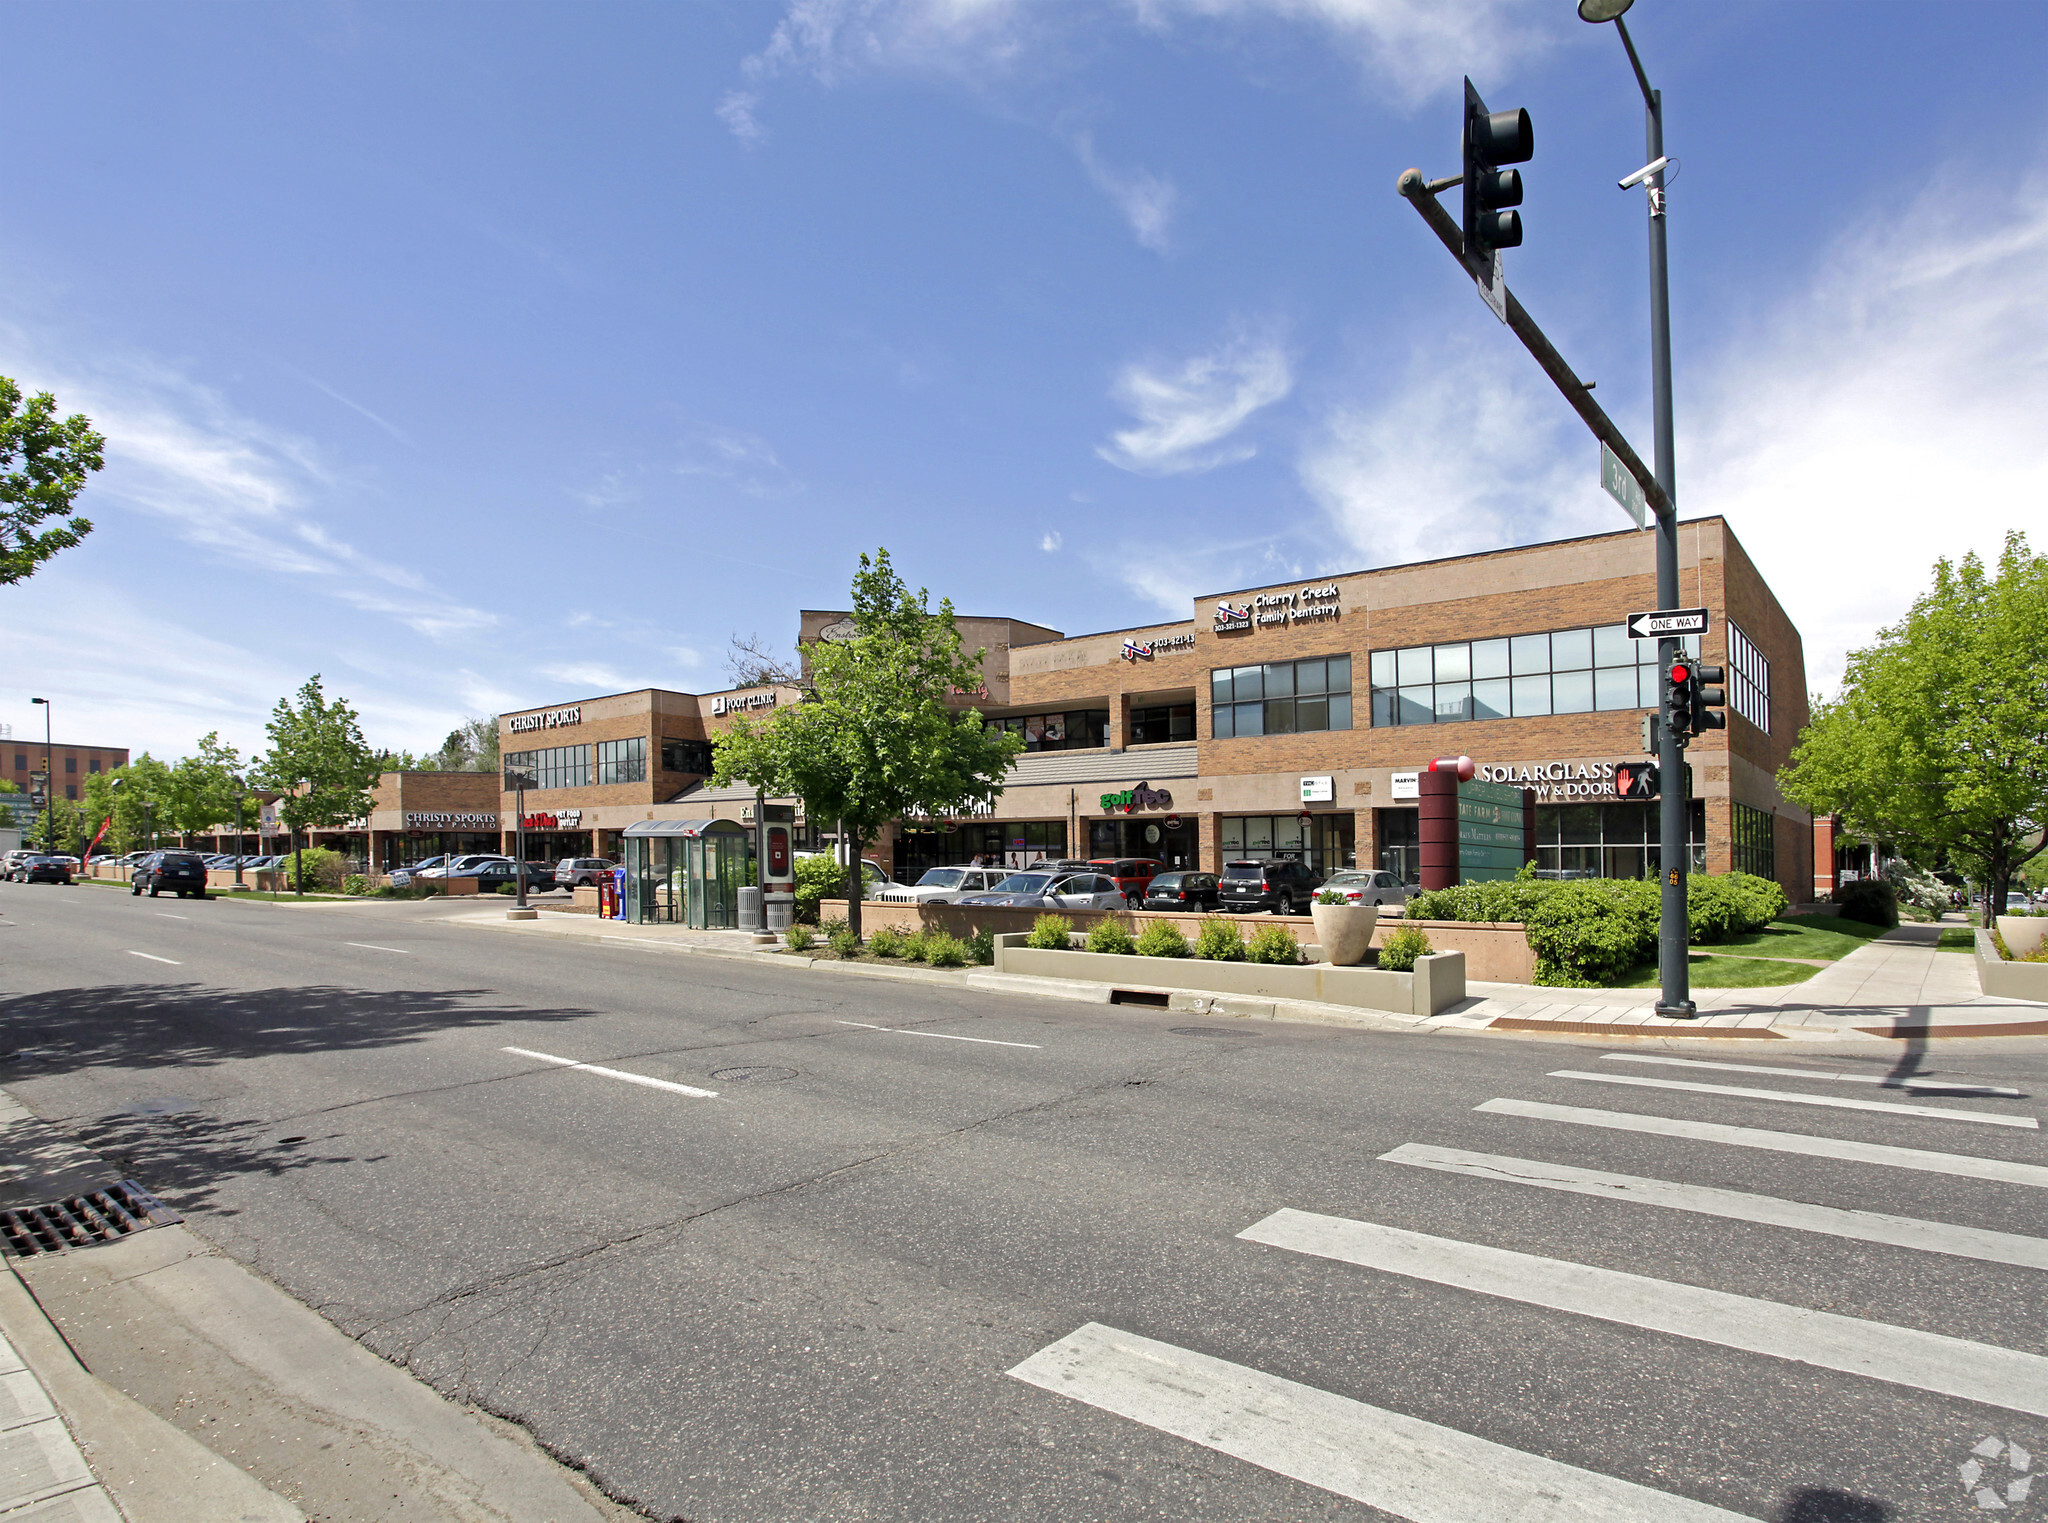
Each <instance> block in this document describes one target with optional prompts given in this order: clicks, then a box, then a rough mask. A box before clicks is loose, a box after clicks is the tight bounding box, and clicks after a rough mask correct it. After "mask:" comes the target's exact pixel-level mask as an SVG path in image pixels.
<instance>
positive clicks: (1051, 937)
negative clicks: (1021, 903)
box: [1024, 915, 1074, 952]
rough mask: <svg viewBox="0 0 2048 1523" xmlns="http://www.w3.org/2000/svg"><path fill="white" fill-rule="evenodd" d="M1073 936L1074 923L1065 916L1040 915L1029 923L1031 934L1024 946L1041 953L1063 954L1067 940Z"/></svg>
mask: <svg viewBox="0 0 2048 1523" xmlns="http://www.w3.org/2000/svg"><path fill="white" fill-rule="evenodd" d="M1073 934H1074V922H1073V921H1071V920H1069V919H1067V917H1066V916H1065V915H1040V916H1039V917H1038V918H1037V919H1036V920H1034V921H1033V922H1032V923H1031V934H1030V936H1029V937H1027V938H1026V939H1025V942H1024V945H1026V946H1027V947H1036V948H1037V949H1038V950H1039V951H1041V952H1064V951H1066V949H1067V938H1068V937H1069V936H1071V935H1073Z"/></svg>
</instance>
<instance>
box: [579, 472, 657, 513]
mask: <svg viewBox="0 0 2048 1523" xmlns="http://www.w3.org/2000/svg"><path fill="white" fill-rule="evenodd" d="M637 475H638V472H635V471H628V470H616V471H605V472H603V473H602V474H601V475H599V476H598V478H597V480H595V481H593V482H591V483H590V485H589V486H586V487H577V488H575V489H573V490H572V491H571V492H570V494H569V495H570V496H572V497H574V498H575V499H576V500H577V501H578V502H580V503H582V504H583V506H584V507H586V508H591V509H594V510H598V511H602V510H604V509H606V508H616V507H619V506H620V505H621V504H624V503H629V502H637V501H639V498H640V488H639V487H638V486H636V485H635V484H634V478H635V477H636V476H637Z"/></svg>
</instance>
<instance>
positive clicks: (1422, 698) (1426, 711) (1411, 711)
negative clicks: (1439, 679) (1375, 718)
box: [1396, 687, 1436, 724]
mask: <svg viewBox="0 0 2048 1523" xmlns="http://www.w3.org/2000/svg"><path fill="white" fill-rule="evenodd" d="M1400 692H1401V711H1400V718H1399V719H1398V720H1397V721H1396V722H1397V723H1400V724H1434V723H1436V703H1435V700H1434V694H1435V689H1434V688H1427V687H1404V688H1402V689H1401V690H1400Z"/></svg>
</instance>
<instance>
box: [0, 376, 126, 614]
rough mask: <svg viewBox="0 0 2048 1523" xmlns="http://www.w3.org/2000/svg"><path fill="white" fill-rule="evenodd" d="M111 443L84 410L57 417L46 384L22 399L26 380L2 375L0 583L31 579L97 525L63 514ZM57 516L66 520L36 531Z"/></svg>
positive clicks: (98, 466)
mask: <svg viewBox="0 0 2048 1523" xmlns="http://www.w3.org/2000/svg"><path fill="white" fill-rule="evenodd" d="M106 443H107V441H106V440H105V439H103V438H101V437H100V436H99V435H98V434H96V433H94V432H93V427H92V420H91V419H90V418H88V417H86V416H85V415H84V414H83V413H74V414H73V415H72V416H71V417H68V418H62V419H60V418H59V417H58V416H57V399H56V398H55V397H54V396H52V395H51V394H50V393H49V392H47V391H44V392H38V393H37V394H36V395H35V396H33V397H30V398H29V399H28V404H27V405H26V406H23V405H22V400H21V387H20V386H18V385H16V384H15V383H14V382H13V381H10V380H9V379H8V378H7V377H6V376H0V586H7V585H10V584H12V583H14V582H23V581H27V580H28V579H29V578H30V577H32V576H34V575H35V573H36V568H37V567H38V566H40V565H42V563H43V562H44V561H46V560H48V559H50V557H51V556H53V555H55V554H56V553H57V552H58V551H59V550H69V549H70V548H71V547H72V546H73V545H75V544H77V543H78V542H79V541H80V540H82V539H84V538H85V536H86V535H88V534H90V533H92V523H91V521H90V520H88V519H84V518H69V519H66V518H64V515H65V514H67V513H69V512H70V511H71V503H72V500H73V499H74V498H76V497H77V496H78V494H79V493H80V492H81V491H82V490H84V488H85V478H86V476H87V475H88V474H89V473H91V472H93V471H96V470H98V469H99V468H100V467H101V466H102V465H103V464H104V463H105V461H104V459H103V458H102V452H103V451H104V450H105V448H106ZM52 518H56V519H62V520H63V522H60V523H58V524H56V525H55V526H53V527H51V528H48V529H43V530H41V531H40V532H38V530H37V527H36V526H37V525H38V524H41V523H43V522H44V521H45V520H47V519H52Z"/></svg>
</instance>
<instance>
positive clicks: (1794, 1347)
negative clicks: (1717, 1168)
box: [1238, 1208, 2048, 1417]
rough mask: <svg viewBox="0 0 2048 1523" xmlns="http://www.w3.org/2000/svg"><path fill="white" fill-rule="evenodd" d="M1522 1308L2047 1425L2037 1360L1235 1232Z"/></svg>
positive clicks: (1509, 1268)
mask: <svg viewBox="0 0 2048 1523" xmlns="http://www.w3.org/2000/svg"><path fill="white" fill-rule="evenodd" d="M1238 1236H1239V1237H1241V1238H1243V1239H1245V1240H1246V1241H1248V1242H1253V1243H1265V1244H1267V1245H1269V1246H1271V1247H1274V1248H1284V1249H1287V1250H1288V1251H1290V1252H1293V1253H1306V1254H1313V1255H1315V1256H1316V1257H1318V1258H1326V1259H1337V1260H1339V1261H1341V1262H1343V1263H1346V1264H1357V1265H1359V1266H1360V1267H1361V1268H1365V1269H1376V1270H1379V1271H1381V1272H1383V1273H1386V1274H1397V1275H1402V1276H1405V1277H1407V1278H1408V1279H1412V1280H1422V1281H1426V1282H1428V1283H1430V1284H1433V1285H1448V1286H1451V1287H1453V1288H1456V1289H1459V1290H1471V1291H1477V1292H1478V1293H1479V1294H1481V1295H1488V1296H1496V1297H1498V1298H1500V1299H1501V1300H1504V1301H1514V1302H1519V1303H1520V1304H1522V1305H1525V1306H1541V1307H1545V1308H1548V1309H1549V1310H1552V1311H1562V1312H1571V1313H1573V1314H1575V1315H1577V1316H1582V1317H1594V1318H1597V1319H1599V1320H1600V1321H1602V1322H1613V1323H1617V1324H1619V1325H1620V1326H1623V1327H1634V1328H1641V1329H1643V1330H1645V1331H1647V1332H1657V1333H1668V1334H1670V1335H1672V1336H1674V1337H1679V1338H1691V1339H1695V1340H1697V1341H1699V1342H1701V1343H1712V1344H1718V1345H1719V1346H1720V1347H1722V1348H1732V1349H1740V1350H1743V1351H1744V1352H1746V1353H1751V1354H1764V1355H1767V1356H1768V1357H1770V1358H1773V1359H1785V1360H1790V1361H1792V1362H1794V1363H1798V1364H1807V1365H1812V1366H1814V1367H1815V1368H1817V1369H1823V1370H1839V1371H1841V1372H1842V1373H1844V1374H1848V1375H1861V1376H1864V1377H1866V1378H1868V1379H1871V1380H1882V1381H1885V1382H1887V1383H1888V1384H1891V1385H1900V1386H1909V1387H1911V1388H1913V1389H1915V1390H1920V1391H1932V1392H1934V1393H1936V1394H1937V1395H1941V1396H1954V1397H1957V1398H1960V1399H1961V1400H1963V1401H1976V1402H1983V1403H1984V1404H1986V1405H1987V1406H1994V1407H2004V1408H2006V1409H2008V1410H2010V1411H2014V1412H2025V1413H2028V1414H2030V1415H2031V1416H2035V1417H2048V1359H2044V1358H2043V1357H2042V1356H2041V1355H2039V1354H2029V1353H2025V1352H2022V1351H2021V1350H2019V1349H2011V1348H2000V1347H1997V1346H1996V1345H1994V1344H1989V1343H1973V1342H1971V1341H1969V1340H1968V1339H1966V1338H1951V1337H1948V1336H1946V1335H1944V1334H1942V1333H1930V1332H1923V1331H1921V1330H1920V1329H1919V1328H1912V1327H1894V1326H1892V1325H1891V1324H1890V1323H1887V1322H1869V1321H1865V1320H1863V1319H1862V1318H1860V1317H1844V1316H1841V1315H1839V1314H1837V1313H1835V1312H1825V1311H1815V1310H1813V1309H1812V1308H1810V1307H1805V1306H1791V1305H1787V1304H1786V1303H1784V1302H1782V1301H1765V1300H1762V1299H1759V1298H1758V1297H1755V1296H1738V1295H1732V1294H1730V1293H1729V1292H1727V1291H1723V1290H1708V1289H1707V1288H1705V1287H1704V1286H1700V1285H1686V1284H1681V1283H1679V1282H1678V1281H1675V1280H1655V1279H1651V1278H1650V1277H1649V1276H1647V1275H1639V1274H1628V1273H1625V1272H1623V1271H1622V1270H1618V1269H1603V1268H1600V1267H1598V1266H1596V1265H1592V1264H1578V1263H1572V1262H1570V1261H1568V1260H1563V1259H1550V1258H1544V1257H1541V1256H1540V1255H1538V1254H1533V1253H1517V1252H1515V1251H1513V1250H1512V1249H1507V1248H1493V1247H1489V1246H1487V1245H1486V1244H1483V1243H1468V1242H1463V1241H1461V1240H1459V1239H1456V1238H1448V1237H1431V1236H1430V1235H1429V1234H1428V1233H1424V1232H1410V1231H1407V1230H1406V1229H1405V1228H1401V1227H1385V1226H1381V1225H1380V1224H1379V1223H1377V1222H1360V1221H1352V1220H1350V1219H1348V1218H1346V1217H1341V1216H1323V1215H1320V1214H1318V1213H1316V1212H1313V1211H1296V1210H1294V1209H1292V1208H1283V1209H1281V1210H1279V1211H1275V1212H1274V1213H1273V1214H1272V1215H1271V1216H1269V1217H1267V1218H1266V1219H1265V1220H1264V1221H1261V1222H1258V1223H1255V1224H1254V1225H1252V1226H1250V1227H1247V1228H1246V1229H1245V1230H1244V1231H1242V1232H1240V1233H1239V1234H1238Z"/></svg>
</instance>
